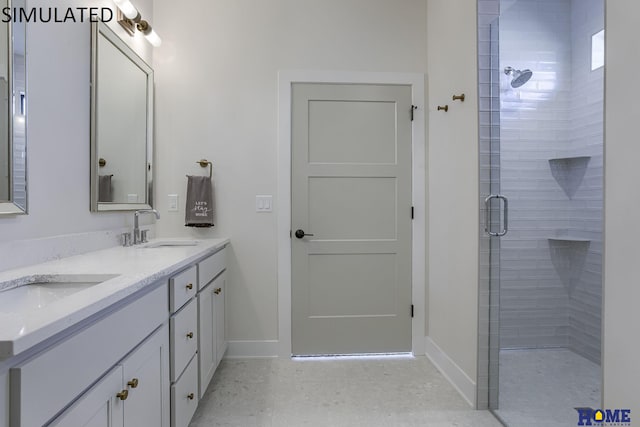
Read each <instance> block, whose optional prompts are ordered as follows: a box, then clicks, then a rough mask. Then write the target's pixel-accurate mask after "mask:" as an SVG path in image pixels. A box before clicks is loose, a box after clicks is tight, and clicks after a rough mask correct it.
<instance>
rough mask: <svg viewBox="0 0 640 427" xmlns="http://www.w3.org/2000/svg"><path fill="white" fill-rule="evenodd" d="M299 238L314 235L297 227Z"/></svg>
mask: <svg viewBox="0 0 640 427" xmlns="http://www.w3.org/2000/svg"><path fill="white" fill-rule="evenodd" d="M294 234H295V235H296V237H297V238H298V239H302V238H303V237H304V236H313V234H306V233H305V232H304V230H301V229H297V230H296V232H295V233H294Z"/></svg>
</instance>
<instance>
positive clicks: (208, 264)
mask: <svg viewBox="0 0 640 427" xmlns="http://www.w3.org/2000/svg"><path fill="white" fill-rule="evenodd" d="M226 251H227V250H226V249H225V248H222V249H221V250H219V251H218V252H216V253H215V254H213V255H211V256H210V257H209V258H205V259H203V260H202V261H200V262H199V263H198V290H200V289H203V288H204V287H205V286H207V284H208V283H209V282H211V281H212V280H213V279H214V278H215V277H216V276H217V275H218V274H220V273H221V272H222V271H223V270H224V269H225V268H226V263H227V260H226Z"/></svg>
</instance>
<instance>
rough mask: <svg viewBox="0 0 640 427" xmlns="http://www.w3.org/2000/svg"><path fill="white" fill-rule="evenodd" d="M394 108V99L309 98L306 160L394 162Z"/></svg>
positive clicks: (320, 161)
mask: <svg viewBox="0 0 640 427" xmlns="http://www.w3.org/2000/svg"><path fill="white" fill-rule="evenodd" d="M395 109H396V105H395V103H394V102H372V101H348V100H347V101H329V100H310V101H309V162H310V163H334V164H335V163H338V164H340V163H371V164H393V163H395V162H396V146H395V144H392V143H389V141H395V130H396V128H395V125H396V124H395ZM353 135H358V137H357V138H353V137H352V136H353Z"/></svg>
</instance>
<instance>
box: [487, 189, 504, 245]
mask: <svg viewBox="0 0 640 427" xmlns="http://www.w3.org/2000/svg"><path fill="white" fill-rule="evenodd" d="M492 199H501V200H502V201H503V202H504V203H503V209H504V210H503V213H502V218H503V223H504V228H503V229H502V231H500V232H498V233H496V232H494V231H491V228H490V226H489V218H490V216H491V215H490V212H491V209H490V205H491V200H492ZM484 231H485V233H487V234H488V235H489V236H493V237H502V236H504V235H505V234H507V232H508V231H509V200H508V199H507V197H506V196H503V195H502V194H492V195H490V196H489V197H487V198H486V199H484Z"/></svg>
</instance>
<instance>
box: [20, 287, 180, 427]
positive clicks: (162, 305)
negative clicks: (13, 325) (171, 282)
mask: <svg viewBox="0 0 640 427" xmlns="http://www.w3.org/2000/svg"><path fill="white" fill-rule="evenodd" d="M167 300H168V292H167V285H166V282H165V284H163V285H159V286H156V287H155V288H154V289H153V290H151V291H149V292H148V293H146V294H145V295H142V296H140V297H137V298H136V299H135V300H134V301H133V302H130V303H128V304H126V303H125V304H126V305H124V306H123V307H121V308H119V309H117V310H114V311H112V312H111V313H110V314H105V315H103V316H101V317H100V318H99V319H96V320H95V321H93V322H92V323H91V324H90V325H88V326H86V327H84V328H82V329H80V330H79V331H77V332H75V333H74V334H72V335H71V336H70V337H68V338H66V339H64V340H62V341H60V342H58V343H56V344H53V345H51V346H50V347H47V348H46V350H44V351H42V352H39V353H36V354H35V355H34V356H33V357H30V358H28V359H27V360H25V361H24V362H22V363H19V364H18V365H16V366H14V367H13V368H11V370H10V385H11V408H10V417H11V418H10V426H11V427H36V426H38V427H39V426H42V425H45V424H47V423H48V422H50V420H51V419H52V418H53V417H56V416H57V415H58V414H59V413H60V411H62V410H63V409H65V408H66V407H67V406H68V405H70V404H71V403H72V402H73V405H72V406H71V409H67V411H69V412H68V413H67V412H64V413H63V414H62V415H61V416H60V417H59V418H57V419H56V423H57V424H56V425H58V426H61V427H62V426H69V427H75V426H78V425H94V422H95V425H102V424H101V422H100V419H99V418H98V419H96V420H92V419H91V418H86V417H87V416H89V415H95V416H98V417H100V415H99V414H103V415H104V414H108V415H109V420H110V421H109V422H115V420H116V417H117V415H118V411H119V408H120V406H119V405H122V408H123V411H124V412H123V414H124V419H123V422H125V421H128V422H125V424H124V425H125V426H136V427H142V426H154V427H155V426H158V427H168V426H169V417H168V415H169V413H168V411H167V410H166V408H167V407H168V402H169V393H168V389H169V372H168V371H169V369H168V367H169V364H168V347H169V345H168V341H169V340H168V334H167V328H166V326H163V325H166V320H167V307H168V301H167ZM154 331H155V332H154ZM152 333H153V335H151V334H152ZM114 372H119V373H114ZM105 373H106V376H104V375H105ZM116 377H119V381H118V382H117V386H118V387H116V388H117V389H118V390H114V389H113V386H114V385H116V382H115V379H114V378H116ZM100 378H103V379H102V380H101V381H99V382H97V381H98V380H99V379H100ZM135 380H137V381H135ZM93 384H97V385H95V386H94V385H93ZM134 385H135V387H134ZM91 387H93V388H91ZM87 389H89V391H86V390H87ZM114 391H115V394H114ZM116 398H117V399H116ZM76 405H77V406H76ZM92 410H95V411H97V412H93V414H91V412H92ZM113 411H116V412H113ZM149 417H151V419H152V420H153V421H151V422H150V421H147V420H149V419H150V418H149ZM77 419H85V421H86V422H89V421H91V422H90V423H88V424H86V423H85V424H83V423H79V424H78V423H76V422H75V421H74V422H71V421H67V420H77ZM141 420H142V421H141ZM107 425H108V424H107Z"/></svg>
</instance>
